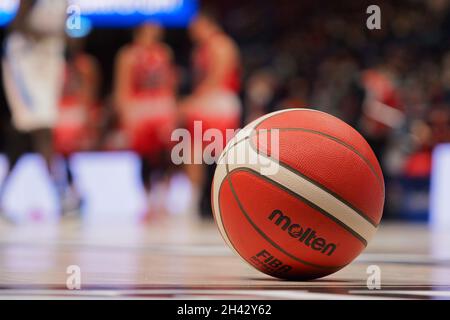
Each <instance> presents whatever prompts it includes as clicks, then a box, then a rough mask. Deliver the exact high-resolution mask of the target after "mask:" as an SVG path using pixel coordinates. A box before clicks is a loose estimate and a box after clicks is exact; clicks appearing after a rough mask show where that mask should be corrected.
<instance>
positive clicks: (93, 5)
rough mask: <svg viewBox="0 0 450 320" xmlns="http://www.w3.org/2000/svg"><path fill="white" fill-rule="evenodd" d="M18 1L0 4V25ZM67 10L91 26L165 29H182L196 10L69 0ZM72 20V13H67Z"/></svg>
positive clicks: (123, 0)
mask: <svg viewBox="0 0 450 320" xmlns="http://www.w3.org/2000/svg"><path fill="white" fill-rule="evenodd" d="M18 3H19V1H18V0H2V1H1V2H0V26H2V25H6V24H8V23H9V22H10V21H11V20H12V19H13V18H14V15H15V13H16V10H17V5H18ZM68 3H69V8H72V9H73V8H78V9H79V10H78V11H79V13H80V14H81V16H80V18H81V20H82V19H83V18H85V19H89V21H90V22H91V23H92V27H107V28H114V27H133V26H136V25H139V24H141V23H143V22H147V21H151V22H155V23H158V24H161V25H163V26H166V27H186V25H187V24H188V23H189V22H190V20H191V19H192V17H194V16H195V14H196V13H197V11H198V1H197V0H140V1H138V0H69V1H68ZM68 11H69V12H68V18H69V19H70V18H73V17H74V16H73V15H74V14H77V13H74V10H68ZM86 30H88V29H86V28H84V29H83V28H82V29H77V30H75V31H74V29H71V30H70V31H68V34H69V35H71V36H72V35H73V36H75V37H80V35H79V34H78V33H79V32H81V31H84V32H86Z"/></svg>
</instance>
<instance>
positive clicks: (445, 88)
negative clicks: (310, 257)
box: [0, 0, 450, 283]
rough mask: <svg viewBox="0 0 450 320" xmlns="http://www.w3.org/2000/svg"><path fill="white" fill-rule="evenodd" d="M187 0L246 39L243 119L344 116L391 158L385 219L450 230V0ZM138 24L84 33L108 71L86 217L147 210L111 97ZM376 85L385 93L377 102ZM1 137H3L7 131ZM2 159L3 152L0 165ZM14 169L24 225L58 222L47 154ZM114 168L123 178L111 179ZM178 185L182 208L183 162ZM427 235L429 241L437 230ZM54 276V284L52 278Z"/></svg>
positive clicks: (88, 159)
mask: <svg viewBox="0 0 450 320" xmlns="http://www.w3.org/2000/svg"><path fill="white" fill-rule="evenodd" d="M124 2H125V1H124ZM181 2H183V1H181ZM186 2H191V5H193V7H192V8H194V12H195V10H196V9H195V8H197V6H198V7H199V8H203V7H207V8H208V10H211V12H214V13H215V15H216V17H217V19H218V21H219V23H220V24H221V25H222V26H223V28H224V29H225V31H226V32H227V33H228V34H229V35H230V36H231V37H232V38H233V39H234V40H235V41H236V42H237V44H238V46H239V50H240V53H241V56H242V71H243V72H242V81H243V82H242V83H243V85H242V90H241V91H240V93H239V96H240V98H241V101H242V103H243V116H242V122H241V123H242V125H244V124H246V123H248V122H249V120H250V119H253V118H255V117H256V116H258V115H260V114H263V113H267V112H270V111H274V110H278V109H282V108H284V107H308V108H314V109H318V110H322V111H326V112H329V113H331V114H334V115H336V116H338V117H339V118H341V119H343V120H344V121H346V122H347V123H349V124H351V125H352V126H354V127H355V128H357V129H358V130H359V131H360V132H361V133H362V134H363V135H364V136H365V137H366V139H367V140H368V141H369V143H370V144H371V146H372V148H373V149H374V151H375V153H376V154H377V156H378V158H379V160H380V162H381V164H382V168H383V171H384V174H385V180H386V205H385V212H384V217H383V221H388V222H389V221H391V222H398V221H400V222H401V225H402V226H403V225H409V224H411V223H418V224H417V225H416V226H415V227H417V226H418V228H425V229H420V230H428V229H427V225H428V224H430V223H431V224H432V225H435V226H439V227H442V226H444V227H445V226H447V227H445V228H446V230H447V231H446V233H448V226H450V224H449V221H450V215H449V210H450V200H449V197H448V195H447V193H448V192H447V190H448V188H449V187H450V172H449V169H448V168H450V144H449V143H450V7H449V5H450V4H449V1H446V0H427V1H415V0H399V1H395V2H394V1H376V3H373V2H372V1H342V2H341V1H339V2H337V1H309V0H304V1H288V0H279V1H257V0H248V1H236V0H227V1H221V0H216V1H204V2H201V3H197V2H196V1H194V0H192V1H188V0H186ZM371 4H377V5H378V6H379V7H380V8H381V12H382V15H381V16H382V22H381V29H380V30H369V29H368V28H367V27H366V20H367V17H368V14H367V13H366V8H367V7H368V6H369V5H371ZM0 8H1V7H0ZM130 21H131V20H130ZM138 21H139V20H136V25H137V24H138ZM167 23H168V25H169V26H168V28H167V29H166V30H165V37H164V41H165V42H166V43H167V44H168V45H169V46H170V47H171V48H172V50H173V52H174V55H175V61H176V65H177V73H178V76H179V86H178V94H179V96H180V97H183V96H186V95H187V94H189V92H190V91H191V89H192V83H193V80H192V70H191V69H190V59H191V50H192V44H191V41H190V39H189V37H188V34H187V32H186V29H185V26H183V25H182V24H183V23H180V24H181V25H178V26H177V25H175V26H174V25H173V24H172V25H171V23H170V22H167ZM130 24H132V23H131V22H130ZM163 24H164V21H163ZM133 27H134V26H132V25H129V26H125V27H124V26H123V25H120V24H115V23H114V18H112V20H110V21H109V22H107V23H105V22H104V21H103V25H102V24H101V23H98V26H96V25H95V23H94V26H93V29H92V30H91V31H90V32H89V34H88V35H87V38H86V47H85V48H86V51H87V52H88V53H90V54H92V55H93V56H94V57H95V58H96V59H97V61H98V63H99V67H100V71H101V72H100V73H101V89H100V97H101V99H100V100H101V102H102V103H101V107H100V114H101V117H100V118H101V122H99V123H98V128H97V129H98V130H99V132H101V134H99V136H100V138H99V141H98V144H96V148H95V149H92V150H89V152H83V153H82V154H80V155H76V156H75V157H74V158H73V159H72V160H73V161H72V162H71V163H72V165H73V166H74V168H75V169H74V170H75V172H76V179H79V180H78V182H79V184H80V185H82V186H83V187H82V189H83V190H85V191H86V192H88V193H89V192H92V194H95V195H90V194H88V195H86V196H87V197H92V199H94V198H95V200H92V201H95V204H92V203H91V206H90V207H89V208H84V209H85V210H88V211H89V210H91V211H90V213H89V214H86V213H85V214H83V215H82V219H85V220H87V221H90V219H91V218H92V220H93V221H97V220H98V219H97V218H99V221H101V222H102V223H104V222H105V221H108V223H114V222H115V223H117V224H119V225H120V224H122V223H124V222H127V223H130V224H133V223H135V222H136V212H137V211H139V210H140V209H141V206H144V204H143V202H144V200H143V198H144V196H143V195H142V192H143V191H142V187H141V186H140V183H139V179H138V177H137V170H138V169H137V168H136V166H138V162H137V160H136V158H135V157H134V155H133V154H132V153H130V152H129V151H126V150H123V149H121V148H118V149H117V150H115V149H114V142H113V141H114V135H115V134H117V132H116V131H115V130H116V129H115V125H116V121H117V119H116V118H115V115H114V112H113V111H112V109H111V108H110V103H109V102H110V99H111V94H112V86H113V83H112V79H113V73H114V59H115V57H116V54H117V52H118V50H119V48H120V47H122V46H123V45H124V44H126V43H128V42H129V41H130V40H131V38H132V30H133ZM6 28H7V26H6V24H5V25H4V26H3V27H0V32H1V37H0V41H2V40H3V38H4V35H5V32H6ZM380 70H382V71H383V72H385V73H388V74H389V75H390V81H389V82H388V83H384V82H383V83H381V84H380V83H376V84H375V83H371V82H370V81H371V80H370V75H373V74H376V73H377V72H379V71H380ZM377 85H380V86H382V87H383V88H387V89H385V91H383V89H381V91H382V94H381V95H379V96H376V97H375V98H374V92H373V90H374V91H376V90H378V89H379V88H378V87H377V88H375V87H376V86H377ZM374 88H375V89H374ZM371 90H372V91H371ZM377 93H379V92H378V91H377ZM371 103H373V104H375V103H380V104H381V105H382V106H383V108H381V109H377V110H378V111H376V113H377V114H376V117H377V119H378V120H379V122H380V123H381V124H382V125H380V129H379V130H376V131H375V132H373V131H370V130H368V128H367V123H366V122H365V119H364V106H365V105H367V104H371ZM1 110H2V113H1V117H2V122H4V121H8V119H9V118H8V117H9V114H8V109H7V107H6V105H5V103H2V105H1ZM0 141H1V143H2V145H4V143H5V141H4V137H3V136H1V137H0ZM111 141H112V142H111ZM116 151H117V152H116ZM5 161H6V160H5V159H4V158H2V161H1V163H2V164H1V166H0V167H1V168H4V167H5V166H6V163H5ZM2 170H3V171H4V169H2ZM108 170H111V171H108ZM17 171H18V172H17V173H15V175H16V176H17V177H16V179H15V182H12V183H11V185H12V186H11V188H12V189H14V190H13V191H10V192H9V193H10V196H9V197H6V200H5V201H7V204H6V205H5V207H7V208H12V212H10V213H8V216H9V218H10V219H12V220H13V221H15V222H14V223H15V224H17V225H16V227H17V228H20V227H19V226H20V225H22V224H25V225H26V227H25V228H33V226H36V228H39V227H38V226H40V225H42V224H44V225H45V224H46V223H47V222H48V221H52V223H54V221H58V220H59V217H58V215H57V213H56V211H57V210H56V209H55V205H54V204H53V202H54V194H53V193H52V190H51V186H49V182H48V178H46V176H45V172H44V170H43V167H42V163H40V162H39V159H37V158H36V156H29V157H27V158H26V159H25V160H23V161H21V164H20V166H19V167H18V168H17ZM20 172H22V173H20ZM108 172H116V173H117V174H116V175H115V176H114V177H113V178H111V176H110V175H109V173H108ZM46 179H47V180H46ZM30 181H31V182H30ZM171 192H173V194H174V195H172V198H171V199H177V200H175V202H178V206H177V205H175V206H174V208H172V209H171V210H170V211H171V212H172V214H173V215H178V214H179V213H178V211H177V210H178V209H179V208H180V207H182V206H183V205H184V203H186V201H187V199H183V194H185V195H186V194H189V183H188V182H187V181H186V179H185V177H184V175H183V173H182V170H180V171H179V172H178V173H177V174H175V178H174V179H173V184H172V191H171ZM115 194H120V195H121V197H120V200H118V199H114V196H112V195H115ZM52 197H53V198H52ZM173 197H175V198H173ZM177 197H178V198H177ZM185 197H188V196H185ZM102 199H103V200H105V199H110V201H109V200H108V201H103V202H102ZM27 201H29V202H30V203H29V204H27V203H26V202H27ZM169 202H172V203H173V202H174V201H169ZM47 211H50V212H52V213H51V214H50V215H48V214H47ZM94 216H95V217H94ZM30 225H31V227H30ZM94 225H95V224H94ZM16 227H14V228H16ZM415 227H413V228H415ZM100 228H101V227H99V229H100ZM27 230H32V229H27ZM414 230H415V229H414ZM8 232H9V234H20V231H17V233H16V231H8ZM211 232H213V231H211ZM420 232H422V231H420ZM423 232H424V236H425V237H426V236H427V235H428V233H427V232H428V231H423ZM405 235H406V233H405ZM398 236H399V237H400V235H398ZM13 238H14V237H13ZM19 238H20V236H19ZM105 241H108V240H105ZM447 247H448V245H447ZM400 251H401V249H400ZM11 261H14V259H12V260H11ZM4 268H5V269H7V267H4ZM44 269H45V268H44ZM9 272H12V271H10V270H9ZM48 272H51V271H48ZM49 279H50V280H49ZM45 281H47V282H52V280H51V275H50V276H48V277H47V279H46V280H45ZM45 281H44V283H45ZM23 282H26V281H23ZM105 283H107V281H105Z"/></svg>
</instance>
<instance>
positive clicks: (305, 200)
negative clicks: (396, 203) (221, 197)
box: [227, 168, 367, 247]
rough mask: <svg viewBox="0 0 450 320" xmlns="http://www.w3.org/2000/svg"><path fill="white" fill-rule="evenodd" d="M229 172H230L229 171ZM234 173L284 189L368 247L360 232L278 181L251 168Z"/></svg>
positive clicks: (240, 169) (239, 169) (237, 169)
mask: <svg viewBox="0 0 450 320" xmlns="http://www.w3.org/2000/svg"><path fill="white" fill-rule="evenodd" d="M227 171H228V170H227ZM234 171H246V172H249V173H251V174H253V175H255V176H257V177H261V178H262V179H263V180H265V181H267V182H268V183H270V184H272V185H274V186H276V187H278V188H280V189H282V190H283V191H285V192H287V193H288V194H290V195H291V196H293V197H295V198H297V199H298V200H300V201H302V202H303V203H305V204H306V205H308V206H309V207H311V208H313V209H315V210H317V211H318V212H320V213H321V214H322V215H324V216H325V217H327V218H329V219H331V220H332V221H334V222H335V223H336V224H338V225H339V226H341V227H342V228H344V229H345V230H346V231H348V232H349V233H350V234H351V235H353V236H354V237H355V238H357V239H358V240H359V241H361V243H362V244H363V245H364V246H365V247H367V240H366V239H365V238H364V237H363V236H361V235H360V234H359V233H358V232H356V231H355V230H353V229H352V228H350V227H349V226H347V225H346V224H345V223H343V222H342V221H340V220H339V219H337V218H336V217H335V216H333V215H332V214H331V213H329V212H327V211H325V210H324V209H322V208H320V207H319V206H317V205H316V204H315V203H313V202H311V201H309V200H308V199H306V198H304V197H302V196H300V195H298V194H297V193H295V192H293V191H292V190H290V189H288V188H286V187H285V186H283V185H282V184H279V183H278V182H276V181H273V180H271V179H269V178H267V177H265V176H263V175H261V174H259V173H258V172H257V171H255V170H253V169H250V168H236V169H233V170H231V171H230V172H229V173H228V174H230V173H232V172H234Z"/></svg>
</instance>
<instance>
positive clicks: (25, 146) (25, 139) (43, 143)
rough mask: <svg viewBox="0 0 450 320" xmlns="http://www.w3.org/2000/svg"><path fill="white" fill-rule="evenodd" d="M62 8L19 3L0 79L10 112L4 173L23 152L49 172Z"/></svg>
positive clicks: (55, 1) (45, 0)
mask: <svg viewBox="0 0 450 320" xmlns="http://www.w3.org/2000/svg"><path fill="white" fill-rule="evenodd" d="M65 19H66V3H65V1H61V0H22V1H21V2H20V6H19V9H18V12H17V15H16V17H15V19H14V20H13V22H12V24H11V26H10V29H9V32H8V35H7V37H6V39H5V45H4V53H3V59H2V78H3V84H4V89H5V95H6V98H7V102H8V106H9V108H10V111H11V116H12V125H11V126H10V127H9V128H8V129H7V133H6V135H7V137H6V139H5V140H6V145H5V150H6V153H7V157H8V160H9V166H10V167H9V172H8V173H7V176H6V178H5V180H4V183H3V185H2V188H1V190H0V196H1V195H2V194H3V191H4V187H5V185H6V184H7V182H8V177H9V176H10V174H9V173H10V172H11V171H12V169H13V168H14V166H15V164H16V163H17V161H18V159H19V157H20V156H21V155H22V154H24V153H25V152H28V151H35V152H38V153H40V154H41V155H42V156H43V158H44V159H45V162H46V164H47V167H48V169H49V172H51V163H52V158H53V145H52V128H53V127H54V125H55V123H56V119H57V104H58V100H59V97H60V92H61V84H62V74H63V70H64V26H65Z"/></svg>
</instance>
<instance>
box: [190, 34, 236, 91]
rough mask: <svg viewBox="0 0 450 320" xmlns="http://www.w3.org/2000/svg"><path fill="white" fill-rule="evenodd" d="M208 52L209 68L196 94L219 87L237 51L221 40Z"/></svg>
mask: <svg viewBox="0 0 450 320" xmlns="http://www.w3.org/2000/svg"><path fill="white" fill-rule="evenodd" d="M209 50H211V51H210V59H211V66H210V69H209V72H208V74H206V77H205V79H203V81H202V82H201V83H200V84H199V86H198V87H197V89H196V91H195V93H196V94H201V93H202V92H208V91H210V90H214V89H216V88H217V87H219V86H220V85H221V83H222V81H223V79H224V78H225V77H226V74H227V72H229V70H230V68H231V67H232V65H233V64H234V63H235V61H236V59H237V50H236V48H235V47H234V45H233V43H232V42H231V41H228V40H226V39H223V38H221V39H218V40H216V43H214V44H213V45H211V47H210V48H209Z"/></svg>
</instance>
